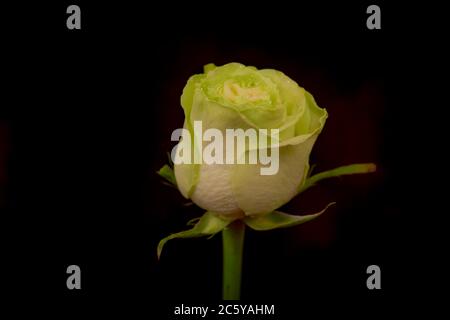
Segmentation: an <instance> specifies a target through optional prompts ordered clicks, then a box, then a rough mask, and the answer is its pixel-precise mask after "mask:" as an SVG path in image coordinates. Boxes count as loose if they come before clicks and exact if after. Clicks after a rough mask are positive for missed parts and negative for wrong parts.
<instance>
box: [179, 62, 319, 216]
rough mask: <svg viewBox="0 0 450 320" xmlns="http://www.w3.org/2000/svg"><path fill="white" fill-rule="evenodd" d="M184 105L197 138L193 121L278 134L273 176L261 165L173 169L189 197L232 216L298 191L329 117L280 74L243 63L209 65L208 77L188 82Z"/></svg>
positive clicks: (272, 205) (262, 210)
mask: <svg viewBox="0 0 450 320" xmlns="http://www.w3.org/2000/svg"><path fill="white" fill-rule="evenodd" d="M181 105H182V107H183V109H184V113H185V122H184V128H185V129H187V130H189V132H190V133H191V137H192V139H196V138H198V137H195V133H194V129H193V126H194V121H202V125H203V128H204V129H209V128H215V129H218V130H220V131H222V132H223V133H224V135H225V130H226V129H243V130H247V129H250V128H253V129H257V130H258V129H279V138H278V139H276V141H275V139H272V141H271V142H270V144H271V146H272V147H273V146H276V148H277V151H278V153H279V170H278V172H277V173H276V174H274V175H261V174H260V168H261V166H263V165H262V164H260V163H258V164H247V163H246V164H205V163H202V164H175V168H174V170H175V177H176V182H177V186H178V188H179V190H180V191H181V193H182V194H183V196H184V197H186V198H190V199H192V201H193V202H194V203H196V204H197V205H198V206H200V207H202V208H204V209H206V210H208V211H210V212H214V213H216V214H219V215H224V216H229V217H233V216H235V217H243V216H255V215H263V214H266V213H269V212H271V211H273V210H275V209H277V208H278V207H280V206H282V205H283V204H285V203H286V202H288V201H289V200H291V199H292V198H293V197H294V196H295V195H296V194H297V193H298V191H299V189H300V188H301V187H302V185H303V183H304V182H305V177H306V174H307V173H308V168H309V155H310V153H311V149H312V147H313V145H314V142H315V141H316V139H317V136H318V135H319V133H320V132H321V130H322V128H323V126H324V125H325V121H326V118H327V112H326V110H325V109H322V108H320V107H318V106H317V104H316V102H315V101H314V98H313V97H312V95H311V94H310V93H308V92H307V91H305V90H304V89H303V88H301V87H299V86H298V85H297V83H295V82H294V81H293V80H291V79H290V78H289V77H287V76H286V75H284V74H283V73H282V72H279V71H276V70H272V69H263V70H257V69H256V68H254V67H247V66H244V65H242V64H239V63H229V64H226V65H224V66H220V67H215V66H214V65H207V66H205V73H203V74H197V75H194V76H192V77H191V78H190V79H189V80H188V82H187V84H186V87H185V88H184V90H183V94H182V96H181ZM200 148H202V144H201V145H200ZM250 148H251V146H249V145H248V148H247V150H245V151H244V153H248V152H249V149H250ZM201 151H202V150H194V152H201ZM236 156H237V157H240V156H245V155H236Z"/></svg>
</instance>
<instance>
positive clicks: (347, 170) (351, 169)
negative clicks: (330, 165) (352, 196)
mask: <svg viewBox="0 0 450 320" xmlns="http://www.w3.org/2000/svg"><path fill="white" fill-rule="evenodd" d="M376 169H377V166H376V165H375V164H374V163H357V164H351V165H348V166H342V167H338V168H335V169H332V170H328V171H324V172H321V173H318V174H315V175H313V176H312V177H309V178H307V179H306V182H305V183H304V184H303V186H302V187H301V188H300V190H299V193H301V192H303V191H305V190H306V189H308V188H309V187H312V186H314V185H315V184H316V183H317V182H319V181H320V180H323V179H328V178H335V177H339V176H343V175H349V174H360V173H370V172H375V171H376Z"/></svg>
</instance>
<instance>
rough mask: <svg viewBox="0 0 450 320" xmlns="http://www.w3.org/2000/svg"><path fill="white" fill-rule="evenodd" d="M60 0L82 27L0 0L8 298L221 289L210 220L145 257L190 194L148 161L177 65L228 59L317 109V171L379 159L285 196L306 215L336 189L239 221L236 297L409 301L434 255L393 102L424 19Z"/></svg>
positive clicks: (165, 307) (174, 97)
mask: <svg viewBox="0 0 450 320" xmlns="http://www.w3.org/2000/svg"><path fill="white" fill-rule="evenodd" d="M74 3H76V4H79V5H80V7H81V10H82V30H81V31H69V30H67V29H66V27H65V20H66V16H67V15H66V14H65V9H66V7H67V5H69V4H71V3H58V4H56V3H55V4H52V5H51V4H40V3H34V4H33V5H26V4H23V5H19V4H17V5H14V6H12V7H11V9H9V8H8V10H5V11H4V12H5V15H6V16H7V18H9V19H7V20H6V22H5V28H3V32H5V31H6V32H5V37H4V39H5V47H4V51H5V53H6V58H5V60H4V65H5V70H6V73H5V78H6V80H7V81H6V83H5V84H4V88H3V90H4V99H3V102H2V113H1V114H2V118H1V119H2V120H1V122H0V124H1V125H0V129H1V130H0V134H1V140H0V142H1V144H0V145H1V149H0V151H1V157H0V164H1V165H2V168H0V169H1V170H2V171H1V175H0V177H1V179H2V180H1V183H2V185H1V191H2V197H1V201H2V202H1V205H2V208H3V209H4V210H2V211H3V212H4V213H3V214H2V220H3V221H4V223H2V229H4V231H5V232H4V233H3V235H4V237H5V239H4V241H3V244H2V245H4V246H5V252H6V253H7V254H8V256H7V257H8V258H7V259H5V261H4V262H3V264H4V266H6V267H7V270H8V271H7V273H5V274H4V276H5V278H6V281H7V282H8V283H10V284H11V287H10V288H11V290H10V291H8V296H9V297H13V298H19V301H30V302H35V303H33V304H28V302H27V303H25V304H22V305H23V306H24V307H20V308H18V309H17V310H16V311H19V312H21V311H30V310H31V311H37V310H41V309H42V310H45V311H46V312H48V313H49V314H50V313H51V314H55V315H56V316H57V317H58V318H60V319H61V318H65V316H68V315H72V314H74V313H76V314H79V315H87V314H91V313H92V312H95V313H97V314H98V315H105V316H106V315H108V316H109V315H114V314H116V312H119V311H125V312H127V313H134V312H143V315H145V316H150V317H151V316H152V314H158V316H155V317H154V318H156V319H163V318H165V316H166V315H167V314H170V313H171V312H172V306H173V305H175V304H176V303H197V304H198V303H207V302H218V301H220V300H219V299H220V295H221V241H220V240H221V239H220V236H216V237H214V238H212V239H210V240H206V239H194V240H179V241H173V242H171V243H169V244H168V245H167V247H166V249H165V251H164V253H163V256H162V260H161V261H160V262H158V261H157V259H156V245H157V243H158V241H159V239H161V238H162V237H164V236H166V235H167V234H169V233H171V232H175V231H179V230H182V229H183V228H185V223H186V221H188V220H189V219H190V218H192V217H196V216H199V215H201V214H202V210H201V209H199V208H196V207H195V206H191V207H186V206H184V205H183V204H184V203H185V200H184V199H183V198H182V197H181V196H180V194H179V193H178V191H177V190H175V189H172V188H169V187H166V186H165V185H163V184H162V183H161V180H160V179H159V177H158V176H157V175H156V174H155V171H156V170H158V169H159V168H160V167H161V166H162V165H163V164H164V163H166V160H167V155H166V152H168V151H170V150H171V148H172V147H173V143H172V142H171V141H170V134H171V132H172V130H173V129H175V128H178V127H181V126H182V123H183V113H182V109H181V107H180V104H179V97H180V95H181V91H182V89H183V87H184V85H185V83H186V81H187V79H188V77H189V76H190V75H192V74H194V73H200V72H202V67H203V65H204V64H207V63H210V62H213V63H215V64H217V65H221V64H224V63H227V62H232V61H236V62H241V63H243V64H247V65H254V66H256V67H258V68H275V69H278V70H281V71H283V72H284V73H286V74H287V75H288V76H290V77H291V78H292V79H294V80H296V81H297V82H298V83H299V84H300V85H302V86H303V87H305V88H306V89H307V90H308V91H310V92H311V93H312V94H313V95H314V96H315V98H316V100H317V102H318V104H319V105H320V106H321V107H325V108H327V110H328V112H329V120H328V122H327V124H326V126H325V129H324V131H323V133H322V134H321V136H320V138H319V140H318V141H317V143H316V146H315V148H314V151H313V153H312V157H311V162H312V163H315V164H317V167H316V168H317V169H316V170H317V171H322V170H326V169H331V168H333V167H337V166H339V165H344V164H350V163H356V162H375V163H377V165H378V171H377V172H376V173H375V174H370V175H362V176H352V177H344V178H342V179H336V180H330V181H326V182H324V183H321V185H320V186H318V187H315V188H314V189H313V190H310V191H308V192H307V193H305V194H302V195H301V196H300V197H298V198H296V199H294V200H293V201H292V202H291V203H290V204H288V205H287V206H286V208H284V209H285V210H286V211H287V212H291V213H298V214H307V213H312V212H315V211H318V210H319V209H321V208H322V207H323V206H324V205H325V204H326V203H328V202H331V201H337V205H336V206H335V207H334V208H331V209H330V210H329V211H328V212H327V213H326V214H324V215H323V216H322V217H320V218H319V219H317V220H315V221H313V222H310V223H308V224H305V225H302V226H299V227H296V228H292V229H286V230H278V231H272V232H263V233H258V232H252V231H249V232H248V233H247V238H246V243H245V260H244V273H243V288H242V289H243V291H242V297H243V299H244V301H247V302H258V303H262V302H265V303H270V304H276V305H277V306H279V309H277V310H279V312H280V313H279V314H281V315H282V316H280V317H279V318H282V319H294V318H297V317H299V316H294V315H293V314H295V313H300V312H303V311H313V312H316V313H318V314H321V313H324V312H327V311H332V312H333V313H336V314H339V315H348V314H354V315H358V316H361V317H365V316H367V315H370V314H373V312H379V313H381V314H382V315H386V314H388V313H389V312H392V310H397V311H398V312H399V313H400V314H401V313H403V312H404V311H405V310H414V308H415V306H414V304H410V303H411V300H410V299H416V298H417V299H418V298H419V297H420V296H421V295H422V294H423V293H424V291H423V290H422V289H421V288H422V284H423V283H424V282H427V280H426V278H424V277H423V274H422V271H423V267H424V265H426V264H428V263H429V261H430V260H427V259H426V258H425V257H424V255H427V254H428V253H426V252H427V251H426V250H424V248H423V247H422V245H421V240H420V237H423V236H424V233H425V232H426V231H427V230H425V227H424V228H423V229H421V228H420V227H419V228H417V226H416V225H415V224H414V227H413V226H412V222H415V221H417V219H416V218H417V217H418V214H421V213H423V212H425V211H424V210H423V208H422V207H421V205H420V204H419V203H418V202H417V201H416V199H418V198H419V196H420V194H421V193H420V190H418V188H417V184H416V181H417V180H415V179H418V178H419V177H417V176H414V175H412V174H411V172H417V163H418V162H419V163H420V160H419V157H420V156H421V155H420V152H419V151H418V152H417V153H415V152H414V150H417V148H418V147H417V144H416V141H411V137H410V135H409V133H408V132H410V131H409V130H410V129H411V128H415V125H414V124H411V122H410V121H406V120H405V117H406V116H407V115H408V114H415V115H417V113H418V112H419V110H421V108H423V105H421V104H420V103H417V102H416V101H414V99H411V98H408V97H410V96H411V95H413V94H414V91H416V90H419V89H418V88H414V87H413V89H411V87H410V86H409V84H410V82H411V80H412V77H413V76H414V72H415V71H414V70H415V68H416V69H417V68H419V66H418V63H417V61H415V60H414V59H413V58H412V57H411V55H410V53H411V51H410V50H411V49H412V48H416V47H417V46H416V42H415V41H414V40H415V37H418V36H420V33H419V32H417V30H416V29H413V30H411V27H408V25H407V24H405V19H404V18H405V16H408V12H407V11H405V7H399V8H395V7H393V6H392V5H387V4H384V3H381V4H380V3H379V5H380V6H381V10H382V29H381V30H373V31H372V30H368V29H367V28H366V25H365V23H366V18H367V14H366V13H365V10H366V8H367V6H368V5H369V4H371V3H360V4H345V5H344V4H341V3H339V4H327V3H315V4H314V5H312V4H310V3H309V4H308V3H306V2H298V1H297V3H295V4H287V3H285V2H280V1H273V2H268V3H266V4H263V3H259V4H258V3H256V4H244V3H242V2H220V3H215V4H214V5H212V4H211V3H209V4H207V3H205V4H201V3H198V2H191V3H189V4H186V3H185V4H183V5H178V4H175V3H167V4H165V5H162V6H157V5H154V4H151V3H150V2H148V3H147V4H146V5H142V4H137V3H136V4H130V3H128V2H125V1H123V2H122V3H121V2H117V3H114V4H112V3H110V2H104V3H97V4H96V5H94V4H92V3H88V2H87V1H74ZM415 138H416V139H422V137H415ZM419 143H420V142H419ZM412 150H413V152H411V151H412ZM414 155H416V158H414ZM405 158H407V159H410V160H411V159H413V160H412V161H407V160H405ZM417 175H420V173H418V174H417ZM416 214H417V215H416ZM418 238H419V239H418ZM71 264H77V265H79V266H80V267H81V270H82V290H81V291H69V290H67V289H66V285H65V282H66V277H67V275H66V273H65V272H66V268H67V266H68V265H71ZM371 264H376V265H379V266H380V267H381V272H382V278H381V281H382V290H380V291H369V290H367V288H366V278H367V275H366V268H367V266H368V265H371ZM24 298H29V299H27V300H24ZM400 301H406V304H405V303H404V302H403V303H401V302H400ZM405 306H406V307H405ZM360 307H362V308H363V309H362V311H360V310H361V309H360ZM277 308H278V307H277ZM392 308H394V309H392ZM389 310H391V311H389ZM300 317H301V316H300ZM129 318H135V317H134V316H129Z"/></svg>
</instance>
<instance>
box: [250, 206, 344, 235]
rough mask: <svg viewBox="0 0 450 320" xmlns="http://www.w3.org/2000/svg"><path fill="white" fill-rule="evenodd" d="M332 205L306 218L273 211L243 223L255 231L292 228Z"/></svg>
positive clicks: (311, 218) (313, 217)
mask: <svg viewBox="0 0 450 320" xmlns="http://www.w3.org/2000/svg"><path fill="white" fill-rule="evenodd" d="M334 204H336V202H331V203H329V204H328V205H327V206H326V207H325V208H324V209H323V210H322V211H320V212H317V213H315V214H310V215H306V216H296V215H290V214H287V213H284V212H281V211H273V212H271V213H269V214H266V215H263V216H257V217H246V218H245V219H244V222H245V223H246V224H247V225H248V226H249V227H250V228H252V229H254V230H257V231H265V230H272V229H279V228H287V227H293V226H296V225H299V224H302V223H305V222H308V221H311V220H313V219H315V218H317V217H318V216H320V215H321V214H322V213H324V212H325V211H326V210H327V209H328V208H329V207H330V206H332V205H334Z"/></svg>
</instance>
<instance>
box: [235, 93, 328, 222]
mask: <svg viewBox="0 0 450 320" xmlns="http://www.w3.org/2000/svg"><path fill="white" fill-rule="evenodd" d="M306 103H307V105H306V107H307V109H308V110H309V112H310V117H311V118H310V124H309V126H308V129H309V130H308V133H306V134H302V135H299V136H295V137H293V138H291V139H288V140H286V141H283V142H281V144H280V145H279V170H278V173H277V174H275V175H261V174H260V168H261V167H262V166H261V165H260V164H255V165H250V164H245V165H235V166H234V167H233V172H232V174H231V183H232V190H233V194H234V195H235V199H236V201H237V203H238V205H239V207H240V208H241V209H242V210H243V211H244V212H245V214H246V215H260V214H266V213H269V212H271V211H273V210H275V209H277V208H278V207H280V206H282V205H283V204H285V203H286V202H288V201H289V200H291V199H292V198H293V197H294V196H295V195H296V194H297V192H298V189H299V186H300V185H301V184H302V183H303V182H304V177H305V175H306V171H305V170H307V167H308V166H309V163H308V162H309V155H310V153H311V149H312V147H313V145H314V143H315V141H316V139H317V137H318V135H319V133H320V132H321V130H322V128H323V126H324V125H325V121H326V118H327V112H326V110H325V109H321V108H319V107H318V106H317V104H316V103H315V101H314V99H313V98H312V96H311V95H310V94H309V93H307V94H306Z"/></svg>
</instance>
